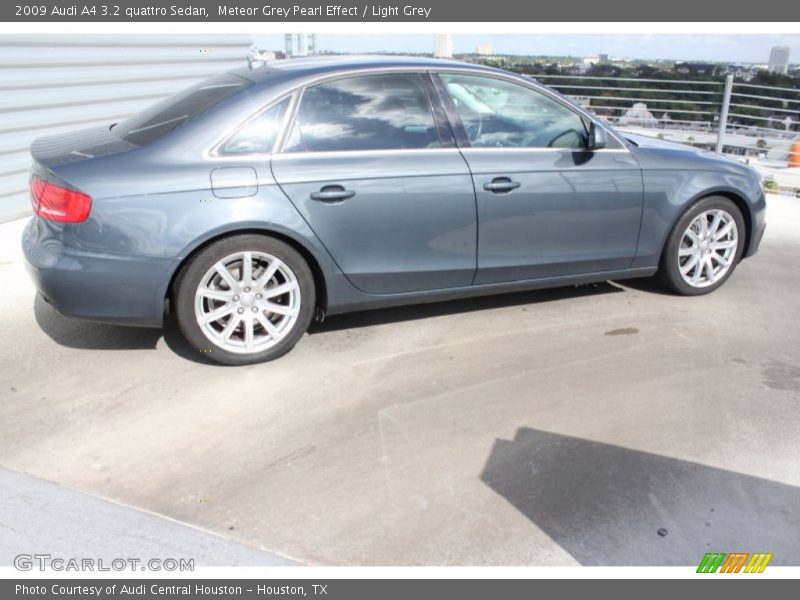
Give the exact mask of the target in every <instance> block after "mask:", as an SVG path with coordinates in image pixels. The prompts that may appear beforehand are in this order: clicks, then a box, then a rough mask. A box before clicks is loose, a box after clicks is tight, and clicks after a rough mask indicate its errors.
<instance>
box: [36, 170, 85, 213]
mask: <svg viewBox="0 0 800 600" xmlns="http://www.w3.org/2000/svg"><path fill="white" fill-rule="evenodd" d="M31 204H32V205H33V212H35V213H36V214H37V215H39V216H40V217H42V218H43V219H49V220H50V221H59V222H61V223H82V222H83V221H85V220H86V219H88V218H89V211H91V210H92V198H91V196H87V195H86V194H83V193H81V192H76V191H75V190H68V189H67V188H63V187H61V186H58V185H55V184H53V183H49V182H47V181H45V180H44V179H42V178H40V177H36V176H35V175H34V176H33V177H31Z"/></svg>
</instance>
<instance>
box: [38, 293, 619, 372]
mask: <svg viewBox="0 0 800 600" xmlns="http://www.w3.org/2000/svg"><path fill="white" fill-rule="evenodd" d="M624 291H625V289H624V288H623V287H620V286H618V285H616V284H614V283H611V282H602V283H593V284H588V285H580V286H565V287H560V288H551V289H543V290H532V291H526V292H514V293H508V294H499V295H493V296H480V297H475V298H467V299H463V300H449V301H442V302H435V303H429V304H415V305H410V306H401V307H396V308H384V309H376V310H367V311H361V312H355V313H347V314H344V315H332V316H330V317H328V318H326V319H325V320H324V321H323V322H322V323H318V322H314V323H312V324H311V327H310V328H309V331H308V332H309V334H311V335H314V334H317V333H324V332H330V331H339V330H343V329H352V328H358V327H369V326H374V325H382V324H386V323H398V322H404V321H415V320H420V319H427V318H431V317H439V316H445V315H455V314H461V313H466V312H474V311H482V310H489V309H493V308H503V307H507V306H523V305H535V304H540V303H543V302H554V301H557V300H565V299H569V298H581V297H585V296H593V295H599V294H610V293H619V292H624ZM33 309H34V314H35V316H36V322H37V324H38V325H39V328H40V329H41V330H42V331H43V332H44V333H45V334H46V335H47V336H48V337H49V338H50V339H52V340H53V341H54V342H56V343H57V344H59V345H61V346H65V347H67V348H78V349H83V350H154V349H155V348H156V345H157V344H158V341H159V339H161V337H163V338H164V343H165V344H166V345H167V347H168V348H169V349H170V350H172V351H173V352H175V354H177V355H178V356H180V357H181V358H185V359H187V360H191V361H193V362H197V363H201V364H208V365H217V363H215V362H213V361H212V360H211V359H209V358H208V357H206V356H203V355H202V354H201V353H198V352H197V351H196V350H195V349H194V348H192V347H191V346H190V345H189V344H188V343H187V342H186V340H185V339H184V338H183V336H182V335H181V333H180V331H179V330H178V326H177V323H176V322H175V318H174V316H173V315H168V316H167V317H166V318H165V321H164V327H163V329H149V328H142V327H129V326H124V325H111V324H106V323H96V322H92V321H85V320H82V319H75V318H72V317H65V316H63V315H60V314H59V313H57V312H56V311H55V310H54V309H53V307H51V306H50V305H49V304H47V302H45V301H44V299H43V298H42V297H41V296H40V295H39V294H37V295H36V298H35V300H34V305H33Z"/></svg>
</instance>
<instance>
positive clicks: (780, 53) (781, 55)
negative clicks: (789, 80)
mask: <svg viewBox="0 0 800 600" xmlns="http://www.w3.org/2000/svg"><path fill="white" fill-rule="evenodd" d="M768 68H769V72H770V73H779V74H781V75H786V74H787V73H788V72H789V47H788V46H774V47H773V48H772V50H770V52H769V67H768Z"/></svg>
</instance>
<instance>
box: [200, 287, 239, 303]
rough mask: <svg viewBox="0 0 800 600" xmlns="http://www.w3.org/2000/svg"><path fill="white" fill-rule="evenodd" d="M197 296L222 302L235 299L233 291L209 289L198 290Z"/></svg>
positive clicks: (201, 288)
mask: <svg viewBox="0 0 800 600" xmlns="http://www.w3.org/2000/svg"><path fill="white" fill-rule="evenodd" d="M197 295H198V296H202V297H203V298H210V299H211V300H222V301H223V302H230V301H231V300H232V299H233V291H231V290H213V289H211V288H207V287H200V288H197Z"/></svg>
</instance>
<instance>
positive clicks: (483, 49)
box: [475, 44, 493, 56]
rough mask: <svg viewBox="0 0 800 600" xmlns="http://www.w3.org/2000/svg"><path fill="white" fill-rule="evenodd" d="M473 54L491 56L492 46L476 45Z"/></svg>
mask: <svg viewBox="0 0 800 600" xmlns="http://www.w3.org/2000/svg"><path fill="white" fill-rule="evenodd" d="M475 54H477V55H478V56H491V55H492V54H493V52H492V45H491V44H478V45H477V46H476V47H475Z"/></svg>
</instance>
